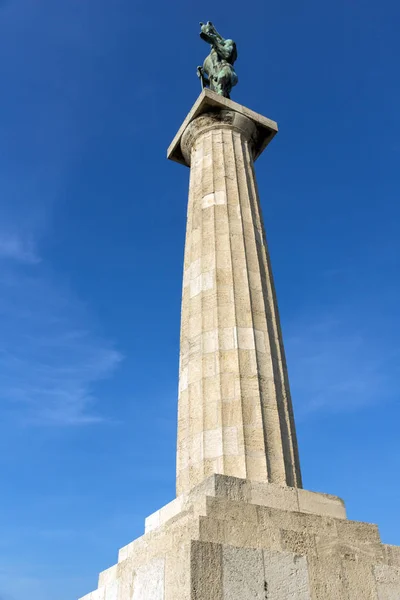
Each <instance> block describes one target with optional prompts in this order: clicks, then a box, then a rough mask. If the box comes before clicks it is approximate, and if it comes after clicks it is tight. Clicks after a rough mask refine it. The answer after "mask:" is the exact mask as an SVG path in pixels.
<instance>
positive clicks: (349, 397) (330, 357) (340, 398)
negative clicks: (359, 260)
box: [286, 308, 399, 415]
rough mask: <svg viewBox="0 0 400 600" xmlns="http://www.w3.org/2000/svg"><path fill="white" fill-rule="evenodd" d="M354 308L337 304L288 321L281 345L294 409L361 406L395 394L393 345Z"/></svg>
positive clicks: (395, 353) (335, 409) (339, 409)
mask: <svg viewBox="0 0 400 600" xmlns="http://www.w3.org/2000/svg"><path fill="white" fill-rule="evenodd" d="M355 310H356V309H355ZM352 314H353V318H352V317H351V315H352ZM355 314H357V313H352V312H351V311H350V313H349V314H346V312H345V311H342V310H340V309H339V308H337V309H336V310H334V311H333V312H332V313H331V314H330V315H326V314H325V315H324V314H319V315H318V314H316V315H313V316H312V317H310V316H307V317H303V318H301V317H299V318H298V320H297V322H296V323H291V324H290V325H289V327H288V335H287V337H286V350H287V355H288V363H289V374H290V381H291V386H292V393H293V396H294V398H295V399H296V400H297V406H298V411H297V412H298V413H299V415H301V414H303V415H305V414H307V413H310V412H314V411H325V412H326V411H328V412H342V411H354V410H361V409H363V408H365V407H367V406H370V405H372V404H375V403H378V402H379V403H382V402H388V401H391V400H393V399H394V398H395V397H396V395H397V394H398V390H397V384H396V381H397V377H398V370H399V369H398V364H399V360H398V359H399V356H398V355H399V353H398V351H397V350H396V349H393V348H391V346H390V344H389V345H386V343H385V341H384V340H383V339H382V338H379V337H378V336H376V335H374V334H371V331H370V328H369V325H370V323H369V322H368V321H365V322H364V325H362V324H360V322H359V320H358V319H355V318H354V315H355ZM376 319H378V320H379V316H377V317H376ZM375 327H376V321H375ZM396 373H397V375H396Z"/></svg>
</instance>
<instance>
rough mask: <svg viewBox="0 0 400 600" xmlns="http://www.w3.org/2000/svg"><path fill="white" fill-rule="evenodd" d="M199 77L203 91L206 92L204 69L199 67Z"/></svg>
mask: <svg viewBox="0 0 400 600" xmlns="http://www.w3.org/2000/svg"><path fill="white" fill-rule="evenodd" d="M197 77H198V78H199V79H200V81H201V89H202V90H204V86H205V81H204V73H203V67H197Z"/></svg>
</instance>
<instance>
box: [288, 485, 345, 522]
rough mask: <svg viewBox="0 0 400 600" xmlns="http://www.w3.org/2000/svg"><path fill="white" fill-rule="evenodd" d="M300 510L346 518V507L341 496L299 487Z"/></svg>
mask: <svg viewBox="0 0 400 600" xmlns="http://www.w3.org/2000/svg"><path fill="white" fill-rule="evenodd" d="M297 495H298V501H299V510H300V512H306V513H313V514H317V515H326V516H330V517H335V518H337V519H345V518H346V509H345V506H344V503H343V500H342V499H341V498H338V497H337V496H331V495H329V494H320V493H316V492H309V491H308V490H303V489H300V488H298V489H297Z"/></svg>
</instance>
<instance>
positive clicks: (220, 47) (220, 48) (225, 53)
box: [213, 39, 235, 60]
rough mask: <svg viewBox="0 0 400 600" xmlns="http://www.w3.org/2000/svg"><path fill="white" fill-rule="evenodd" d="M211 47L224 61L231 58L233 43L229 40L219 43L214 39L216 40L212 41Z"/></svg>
mask: <svg viewBox="0 0 400 600" xmlns="http://www.w3.org/2000/svg"><path fill="white" fill-rule="evenodd" d="M213 46H214V48H215V49H216V51H217V52H218V54H219V55H220V56H221V57H222V58H225V60H228V59H229V58H231V56H232V52H233V50H234V47H235V43H234V42H232V41H230V40H229V41H224V42H220V41H219V40H217V39H216V40H213Z"/></svg>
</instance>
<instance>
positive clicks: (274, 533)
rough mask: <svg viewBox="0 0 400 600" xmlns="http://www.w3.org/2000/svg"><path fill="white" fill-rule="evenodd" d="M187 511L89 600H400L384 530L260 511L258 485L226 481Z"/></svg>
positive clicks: (127, 556)
mask: <svg viewBox="0 0 400 600" xmlns="http://www.w3.org/2000/svg"><path fill="white" fill-rule="evenodd" d="M224 484H225V485H224ZM265 485H273V484H265ZM249 486H250V489H249ZM323 497H324V499H325V500H327V499H328V500H329V499H331V500H332V501H333V502H335V501H336V500H337V499H336V498H335V497H330V496H325V495H323ZM178 504H179V505H180V506H181V511H180V512H178V513H177V514H173V516H171V514H172V513H171V505H167V507H164V509H161V511H159V514H162V513H163V511H164V514H166V515H169V516H170V518H169V519H167V521H166V522H164V523H159V524H158V526H157V527H155V529H153V530H152V531H149V532H148V533H146V534H145V535H144V536H142V537H141V538H139V539H138V540H136V541H135V542H132V543H131V544H128V545H127V546H125V548H123V549H121V550H120V552H119V562H118V564H117V565H115V566H113V567H111V568H110V569H107V570H106V571H103V573H101V575H100V577H99V585H100V587H99V589H98V590H97V591H95V592H92V594H89V595H87V596H85V598H84V600H176V598H179V600H247V599H248V600H258V599H261V600H265V599H267V600H398V599H399V598H400V567H399V566H396V565H395V564H393V563H394V562H395V561H396V560H397V550H398V548H396V547H394V546H386V545H384V544H382V543H381V542H380V539H379V532H378V530H377V528H376V526H375V525H370V524H368V523H358V522H353V521H347V520H346V519H345V518H344V517H343V516H341V517H332V516H329V515H327V516H323V515H320V514H315V513H311V512H299V510H298V509H299V507H297V510H296V511H293V510H282V509H280V508H276V507H271V506H270V507H267V506H261V505H257V504H255V503H253V502H252V497H251V482H244V483H243V480H235V478H232V477H223V476H220V475H214V476H212V477H210V478H209V479H208V480H206V481H205V482H203V484H202V485H200V486H198V488H195V489H194V490H193V491H192V492H191V493H190V494H188V495H186V496H183V497H182V498H180V499H179V503H178ZM314 505H315V506H316V507H317V509H318V510H319V509H320V505H319V504H318V503H314ZM322 506H324V503H322ZM172 512H175V510H174V511H172ZM328 512H329V511H328ZM153 522H154V520H153Z"/></svg>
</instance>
